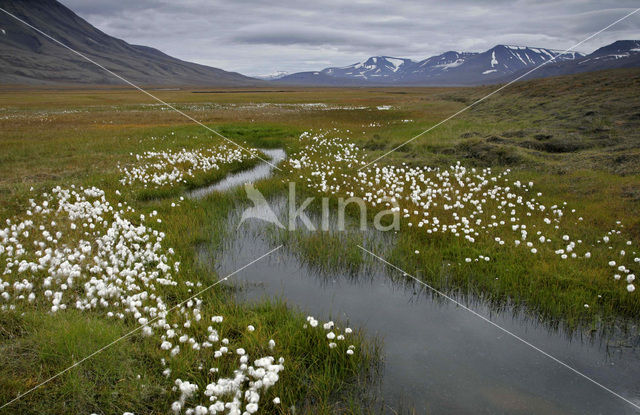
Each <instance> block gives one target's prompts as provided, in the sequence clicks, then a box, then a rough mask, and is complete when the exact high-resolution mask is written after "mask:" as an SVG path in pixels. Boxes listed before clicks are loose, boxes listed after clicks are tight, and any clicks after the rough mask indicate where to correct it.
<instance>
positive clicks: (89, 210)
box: [0, 186, 354, 415]
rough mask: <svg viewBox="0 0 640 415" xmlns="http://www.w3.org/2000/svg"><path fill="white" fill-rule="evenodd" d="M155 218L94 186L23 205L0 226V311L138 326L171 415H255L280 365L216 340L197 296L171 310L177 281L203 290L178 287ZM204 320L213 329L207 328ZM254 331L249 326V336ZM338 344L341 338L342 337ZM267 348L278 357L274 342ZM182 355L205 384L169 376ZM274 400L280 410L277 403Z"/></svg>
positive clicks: (211, 318)
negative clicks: (154, 350) (165, 387)
mask: <svg viewBox="0 0 640 415" xmlns="http://www.w3.org/2000/svg"><path fill="white" fill-rule="evenodd" d="M116 195H119V192H116ZM157 215H158V214H157V212H155V211H154V212H152V213H151V214H149V215H146V216H145V215H142V214H138V213H136V212H135V210H134V209H133V208H132V207H131V206H128V205H127V204H126V203H125V202H112V201H110V200H109V199H108V198H107V196H106V194H105V192H104V191H103V190H101V189H98V188H95V187H90V188H83V187H78V188H76V187H75V186H71V187H70V188H62V187H55V188H54V189H53V190H52V191H51V192H50V193H44V194H42V195H41V197H40V199H39V200H38V201H36V200H35V198H34V199H31V200H29V207H28V210H27V211H26V212H25V215H24V217H25V218H23V219H7V220H6V227H4V228H0V269H2V270H3V271H2V275H1V277H0V310H2V311H3V312H12V311H14V310H15V311H18V310H23V309H25V307H27V308H28V307H31V308H34V309H37V308H39V307H43V306H44V307H45V310H47V312H49V313H61V312H64V310H66V309H68V308H76V309H78V310H81V311H89V310H92V311H97V312H102V313H103V314H104V316H105V317H107V318H111V319H119V320H126V321H130V322H135V324H137V325H139V326H141V327H142V328H141V330H140V333H141V335H142V336H144V337H147V338H149V339H150V340H151V341H153V340H155V341H157V347H158V348H159V350H160V351H162V353H163V354H164V357H163V358H162V359H161V364H162V368H163V369H162V375H163V376H164V377H165V378H167V379H168V380H169V381H171V383H172V385H173V386H172V387H171V388H172V390H173V392H174V393H175V394H176V396H177V399H176V400H175V401H174V402H173V403H172V404H171V407H170V410H171V411H172V412H173V413H175V414H180V413H184V414H190V415H194V414H200V415H204V414H222V413H226V414H237V415H240V414H243V415H244V414H254V413H257V412H258V411H259V409H260V399H261V398H262V397H263V396H264V395H265V393H266V392H267V391H268V390H269V389H270V388H271V387H273V386H274V385H275V384H276V383H277V382H278V380H279V378H280V372H281V371H282V370H284V359H283V358H282V357H279V358H276V357H274V356H272V355H270V354H268V355H263V356H257V357H255V358H253V360H252V357H251V356H250V354H249V353H248V352H247V350H246V349H245V348H244V347H242V345H241V344H236V345H234V344H232V341H231V340H230V339H229V338H228V337H224V336H222V335H221V331H220V326H221V325H222V324H224V323H223V322H224V316H221V315H217V314H214V313H211V315H207V314H205V312H203V310H202V300H201V299H200V298H198V297H194V298H192V299H190V300H188V301H186V302H184V303H182V304H180V305H179V307H177V308H175V309H172V307H171V306H170V305H169V304H168V303H167V301H165V297H166V295H167V294H168V295H170V296H171V297H173V298H178V297H179V294H178V292H177V291H176V290H177V288H179V287H178V286H179V285H180V284H182V285H184V286H186V287H189V288H188V290H189V292H190V290H191V288H190V287H201V286H202V284H201V283H200V282H195V283H194V282H191V281H181V282H180V283H179V282H178V281H180V280H179V279H178V278H176V277H177V276H178V273H179V272H180V263H179V262H178V261H176V260H175V258H174V252H173V249H171V248H168V247H166V246H165V245H164V239H165V234H164V233H163V232H160V231H158V230H156V229H153V227H152V226H151V225H149V224H147V221H155V222H156V223H157V222H159V221H158V219H159V218H158V217H157ZM18 306H20V307H18ZM170 310H172V313H169V311H170ZM204 322H210V324H208V325H206V329H203V328H204V327H205V323H204ZM316 325H317V323H316ZM331 325H333V323H331ZM255 331H256V327H255V326H254V325H248V326H246V332H247V334H249V335H251V334H252V333H254V332H255ZM345 333H347V332H346V331H345ZM348 333H351V330H350V329H349V332H348ZM336 338H337V339H338V340H340V341H344V336H342V335H340V336H337V337H336ZM265 346H266V349H268V350H269V352H274V351H275V350H276V342H275V340H273V339H270V340H269V342H268V343H267V344H266V345H265ZM330 347H331V346H330ZM353 349H354V348H353V347H351V348H349V349H348V350H351V351H352V350H353ZM185 354H186V356H185V358H187V359H192V358H193V357H194V356H196V357H198V359H199V360H200V361H202V362H205V361H209V362H211V361H212V360H213V362H215V364H212V365H209V366H206V365H205V364H203V363H201V364H199V365H198V370H199V371H204V372H206V373H207V375H208V378H209V379H210V382H209V383H208V384H206V386H205V387H204V388H203V389H202V390H200V388H199V386H198V385H197V384H196V383H195V382H192V381H191V380H186V379H183V378H180V377H174V376H175V375H174V372H175V370H174V369H173V368H174V367H176V366H177V367H180V364H181V360H180V359H181V356H183V355H185ZM348 354H353V352H349V353H348ZM229 366H233V367H235V368H234V369H233V370H232V371H231V374H230V376H222V375H220V373H221V370H220V369H221V367H225V368H228V367H229ZM192 374H193V373H192V372H190V375H192ZM272 402H273V403H274V404H280V398H279V397H274V398H273V399H272ZM125 413H126V412H125Z"/></svg>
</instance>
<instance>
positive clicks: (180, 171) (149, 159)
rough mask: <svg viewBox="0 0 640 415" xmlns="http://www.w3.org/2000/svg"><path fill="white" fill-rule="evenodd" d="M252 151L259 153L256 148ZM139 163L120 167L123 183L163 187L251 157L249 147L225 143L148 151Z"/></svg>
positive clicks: (137, 158) (139, 159) (139, 156)
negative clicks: (192, 148) (177, 149)
mask: <svg viewBox="0 0 640 415" xmlns="http://www.w3.org/2000/svg"><path fill="white" fill-rule="evenodd" d="M252 152H257V150H255V149H253V150H252ZM135 157H136V160H137V161H138V162H139V163H138V165H135V166H128V167H127V166H118V167H119V169H120V171H121V172H122V173H123V175H124V177H123V178H122V179H120V183H121V184H122V185H131V184H134V183H140V184H142V185H144V187H161V186H166V185H176V184H182V183H187V181H188V179H189V178H193V177H195V176H196V174H201V173H207V172H210V171H212V170H219V169H220V167H221V166H222V165H225V164H231V163H236V162H241V161H244V160H247V159H249V158H251V157H252V156H251V154H250V153H248V152H247V151H245V150H242V149H240V148H237V147H234V148H231V147H229V146H227V145H225V144H221V145H219V146H217V147H215V148H201V149H195V150H187V149H184V148H183V149H182V150H179V151H171V150H164V151H146V152H144V153H142V154H136V155H135Z"/></svg>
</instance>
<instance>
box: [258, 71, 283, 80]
mask: <svg viewBox="0 0 640 415" xmlns="http://www.w3.org/2000/svg"><path fill="white" fill-rule="evenodd" d="M287 75H289V72H285V71H276V72H273V73H270V74H265V75H255V76H254V78H257V79H262V80H264V81H275V80H276V79H280V78H283V77H285V76H287Z"/></svg>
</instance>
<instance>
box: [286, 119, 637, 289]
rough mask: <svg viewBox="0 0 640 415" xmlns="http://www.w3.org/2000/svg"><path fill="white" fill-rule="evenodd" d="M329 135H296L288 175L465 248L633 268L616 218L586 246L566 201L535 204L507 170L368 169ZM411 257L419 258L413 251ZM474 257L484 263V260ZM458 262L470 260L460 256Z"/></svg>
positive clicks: (537, 199) (354, 150)
mask: <svg viewBox="0 0 640 415" xmlns="http://www.w3.org/2000/svg"><path fill="white" fill-rule="evenodd" d="M335 132H336V131H320V132H312V131H307V132H304V133H302V134H301V135H300V138H299V140H300V142H301V143H302V145H301V151H300V152H299V153H297V154H296V155H294V156H292V157H290V158H289V159H288V161H287V162H288V165H289V168H290V171H291V173H292V174H293V175H294V177H297V178H298V179H299V180H301V181H303V182H304V183H305V184H306V185H307V186H308V187H310V188H311V189H315V190H317V191H319V192H321V193H325V194H330V195H340V196H342V195H346V196H347V197H355V198H361V199H362V200H364V201H365V203H367V204H368V205H369V206H371V207H374V208H376V207H377V208H380V209H387V210H390V211H393V212H396V213H397V214H399V215H400V216H401V218H402V220H403V225H404V226H407V227H409V228H413V229H415V230H416V231H422V232H425V233H426V234H445V235H450V236H454V237H456V238H459V239H462V240H465V241H466V242H467V243H468V244H470V245H473V244H476V243H477V241H478V240H479V239H480V238H483V239H488V240H489V241H493V242H494V243H495V244H496V245H497V246H509V245H510V246H512V247H515V248H525V249H526V252H528V253H529V254H530V255H534V256H535V255H540V254H542V253H544V254H545V255H547V254H552V255H556V257H557V258H558V260H560V261H568V260H574V261H589V260H593V259H592V252H591V250H592V249H593V248H598V246H601V247H602V249H601V252H602V254H601V255H599V257H602V256H609V257H610V256H612V255H613V256H615V258H613V259H610V260H609V262H608V263H609V265H610V266H611V267H615V266H618V268H617V271H618V272H619V273H622V274H626V275H633V269H634V268H637V267H638V264H639V263H640V257H639V255H638V254H637V253H636V252H635V251H633V252H632V255H627V253H626V251H625V250H624V249H620V248H619V247H621V246H624V247H626V248H627V249H629V248H628V247H632V246H633V245H634V242H633V241H631V240H629V239H627V238H625V237H624V235H623V233H622V229H623V225H622V224H621V223H620V222H619V221H618V222H617V223H616V226H615V227H614V228H613V229H611V230H610V231H609V232H607V234H606V235H603V237H602V238H601V239H598V240H597V241H594V242H593V243H591V244H587V243H585V242H584V241H582V240H580V239H577V238H573V237H571V235H570V234H569V232H566V229H569V228H570V227H571V228H575V226H576V225H579V224H580V222H582V221H583V218H582V217H579V216H578V215H577V214H576V211H575V209H569V208H568V206H567V205H568V204H567V202H558V203H555V204H552V205H550V206H549V205H547V204H544V203H542V201H541V197H542V193H540V192H536V191H535V190H534V183H533V182H527V183H524V182H521V181H520V180H514V179H510V177H509V176H510V174H511V171H510V170H509V169H506V170H504V171H502V172H494V171H493V170H492V169H490V168H484V169H476V168H467V167H465V166H463V165H461V164H460V163H459V162H457V163H456V164H454V165H452V166H450V167H449V168H446V169H440V168H430V167H411V166H408V165H407V164H406V163H402V165H399V166H394V165H389V166H386V165H378V164H372V165H370V166H368V165H367V162H366V161H365V154H364V153H363V152H362V151H361V150H360V149H359V148H358V147H357V146H356V145H355V144H354V143H352V142H350V141H349V140H348V139H345V138H341V137H335V136H331V135H330V133H331V134H334V133H335ZM359 168H361V170H356V169H359ZM563 230H565V231H564V232H563ZM505 235H506V236H505ZM414 253H415V254H416V255H420V251H418V250H416V251H415V252H414ZM479 258H480V259H484V260H485V261H489V257H486V256H482V255H480V256H479ZM599 259H600V258H599ZM465 262H466V263H472V262H478V259H475V261H474V260H472V259H471V258H466V259H465ZM621 262H624V265H622V264H620V263H621ZM619 279H620V278H619V277H616V278H612V279H611V281H612V282H615V281H617V280H619ZM625 281H627V283H628V284H629V285H628V286H627V292H629V293H632V292H634V290H635V287H634V285H633V284H632V281H633V278H631V281H628V279H625Z"/></svg>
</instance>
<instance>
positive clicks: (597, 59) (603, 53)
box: [513, 40, 640, 79]
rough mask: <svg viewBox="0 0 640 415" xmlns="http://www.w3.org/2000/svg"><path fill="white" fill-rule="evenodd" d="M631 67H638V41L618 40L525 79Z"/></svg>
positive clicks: (546, 67)
mask: <svg viewBox="0 0 640 415" xmlns="http://www.w3.org/2000/svg"><path fill="white" fill-rule="evenodd" d="M633 67H640V40H618V41H616V42H613V43H612V44H610V45H607V46H603V47H601V48H599V49H596V50H595V51H594V52H592V53H590V54H588V55H586V56H582V57H578V58H576V59H575V60H571V61H564V62H558V63H553V64H549V65H545V66H543V67H541V68H540V69H539V70H537V71H535V72H534V73H532V74H530V75H527V77H526V78H527V79H530V78H545V77H549V76H558V75H571V74H576V73H582V72H592V71H601V70H606V69H616V68H633ZM526 72H527V71H526V70H521V71H520V72H517V73H515V74H514V75H513V76H514V77H518V76H520V75H523V74H525V73H526Z"/></svg>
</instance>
